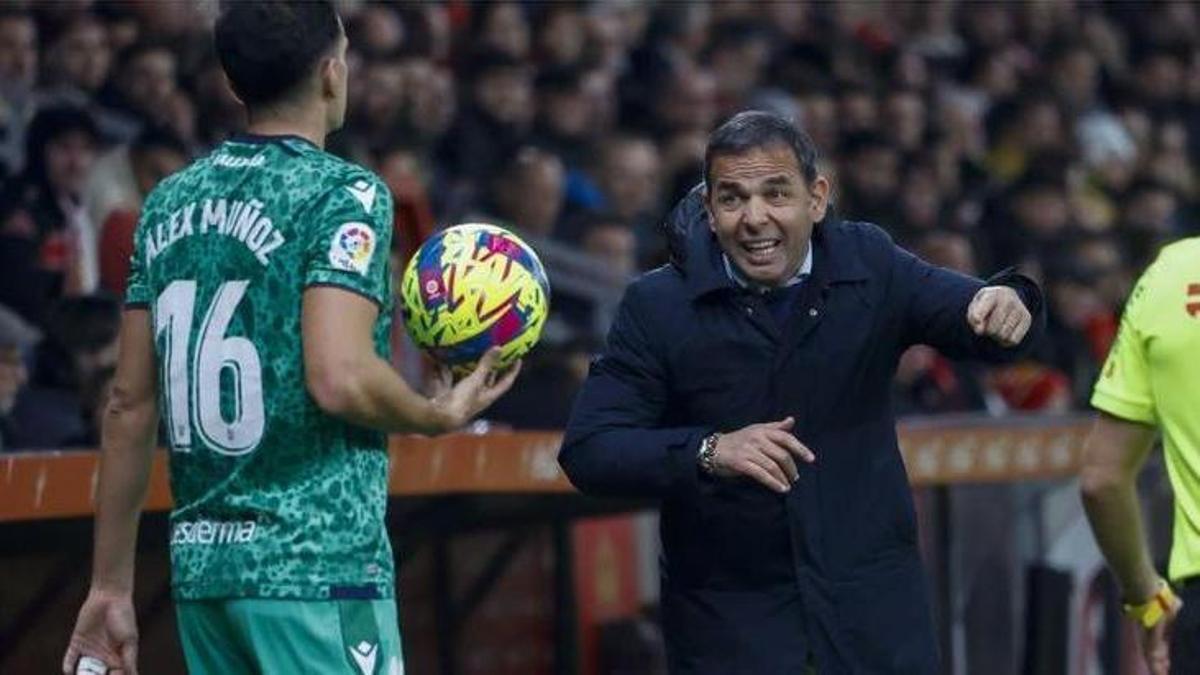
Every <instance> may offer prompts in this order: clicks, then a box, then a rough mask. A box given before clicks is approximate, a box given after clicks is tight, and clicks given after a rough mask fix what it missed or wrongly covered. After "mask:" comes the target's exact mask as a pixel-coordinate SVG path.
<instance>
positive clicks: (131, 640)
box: [62, 589, 138, 675]
mask: <svg viewBox="0 0 1200 675" xmlns="http://www.w3.org/2000/svg"><path fill="white" fill-rule="evenodd" d="M137 647H138V631H137V618H136V615H135V614H134V611H133V598H132V597H131V596H130V594H128V593H111V592H106V591H100V590H96V589H92V590H91V591H90V592H89V593H88V596H87V600H85V601H84V603H83V607H82V608H81V609H80V610H79V617H78V618H77V619H76V620H75V631H74V632H73V633H72V634H71V642H70V644H68V645H67V653H66V655H65V656H64V657H63V663H62V671H63V673H65V674H66V675H74V673H75V668H76V665H77V664H78V662H79V659H80V657H84V656H89V657H91V658H93V659H99V660H100V661H103V662H104V665H105V666H106V667H107V668H108V673H109V674H110V675H117V674H119V675H137Z"/></svg>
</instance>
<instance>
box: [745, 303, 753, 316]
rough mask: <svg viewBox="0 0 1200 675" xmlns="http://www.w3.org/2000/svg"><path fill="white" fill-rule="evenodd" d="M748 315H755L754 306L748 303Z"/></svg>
mask: <svg viewBox="0 0 1200 675" xmlns="http://www.w3.org/2000/svg"><path fill="white" fill-rule="evenodd" d="M746 316H754V308H753V307H751V306H750V305H746Z"/></svg>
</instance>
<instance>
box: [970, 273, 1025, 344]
mask: <svg viewBox="0 0 1200 675" xmlns="http://www.w3.org/2000/svg"><path fill="white" fill-rule="evenodd" d="M967 323H968V324H969V325H970V326H971V330H973V331H975V334H976V335H982V336H985V337H990V338H992V339H993V340H995V341H996V342H999V343H1000V344H1002V345H1004V346H1005V347H1012V346H1013V345H1016V344H1017V343H1019V342H1020V341H1021V340H1022V339H1024V337H1025V334H1026V333H1028V332H1029V327H1030V326H1031V325H1033V315H1032V314H1030V313H1029V310H1028V309H1027V308H1026V307H1025V303H1023V302H1021V296H1019V295H1017V292H1016V291H1014V290H1013V289H1011V288H1009V287H1008V286H987V287H985V288H981V289H979V292H978V293H976V294H975V297H974V298H973V299H972V300H971V304H970V305H969V306H968V307H967Z"/></svg>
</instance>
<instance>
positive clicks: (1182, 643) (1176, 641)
mask: <svg viewBox="0 0 1200 675" xmlns="http://www.w3.org/2000/svg"><path fill="white" fill-rule="evenodd" d="M1179 598H1180V599H1181V600H1183V610H1182V611H1181V612H1180V613H1179V618H1177V619H1176V620H1175V625H1174V627H1173V628H1172V630H1171V675H1194V674H1195V673H1200V577H1192V578H1191V579H1188V580H1187V581H1185V582H1184V583H1183V584H1182V586H1181V587H1180V590H1179Z"/></svg>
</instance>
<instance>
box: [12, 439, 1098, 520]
mask: <svg viewBox="0 0 1200 675" xmlns="http://www.w3.org/2000/svg"><path fill="white" fill-rule="evenodd" d="M1089 426H1090V418H1089V417H1083V416H1078V417H1056V418H1019V417H1018V418H1003V419H999V420H996V419H990V418H981V417H975V416H970V417H953V418H931V419H929V420H921V421H915V422H910V423H904V424H901V425H900V445H901V452H902V454H903V455H904V462H905V465H906V466H907V467H908V472H909V476H910V478H911V479H912V482H913V484H914V485H930V484H941V483H969V482H992V481H1018V480H1042V479H1055V478H1064V477H1069V476H1071V475H1073V474H1074V473H1075V471H1076V470H1077V468H1078V466H1079V460H1080V456H1081V452H1082V448H1083V441H1084V438H1085V437H1086V434H1087V430H1088V428H1089ZM560 439H561V435H560V434H559V433H557V432H493V433H489V434H486V435H471V434H449V435H446V436H440V437H437V438H423V437H419V436H394V437H393V438H392V440H391V443H390V446H389V452H390V454H391V460H392V461H391V475H390V477H389V488H390V491H391V493H392V494H393V495H396V496H428V495H435V494H447V493H464V492H479V493H485V492H490V493H546V492H570V491H571V489H572V488H571V485H570V484H569V483H568V482H567V480H566V478H565V477H564V476H563V475H562V472H561V471H560V470H559V467H558V461H557V453H558V445H559V441H560ZM98 460H99V455H98V454H97V453H96V452H94V451H90V450H78V451H42V452H28V453H12V454H7V455H0V522H6V521H17V520H41V519H51V518H71V517H78V516H86V515H88V514H90V513H91V512H92V503H93V501H94V498H95V492H96V479H97V470H98V468H99V461H98ZM170 505H171V497H170V489H169V486H168V484H167V466H166V453H165V452H158V453H155V457H154V465H153V467H152V470H151V476H150V491H149V496H148V498H147V505H146V508H147V509H148V510H152V511H160V510H165V509H168V508H170Z"/></svg>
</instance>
